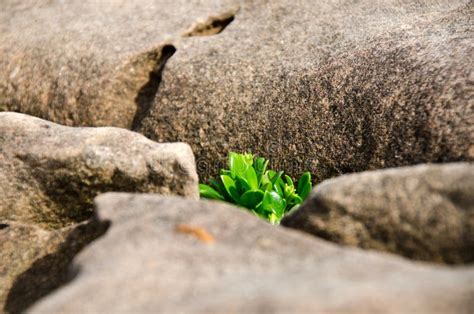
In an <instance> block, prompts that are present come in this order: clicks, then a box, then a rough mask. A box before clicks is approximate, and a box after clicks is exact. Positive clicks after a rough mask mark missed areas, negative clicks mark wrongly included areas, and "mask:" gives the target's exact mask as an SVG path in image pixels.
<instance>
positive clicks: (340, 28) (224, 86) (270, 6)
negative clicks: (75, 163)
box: [0, 0, 474, 181]
mask: <svg viewBox="0 0 474 314" xmlns="http://www.w3.org/2000/svg"><path fill="white" fill-rule="evenodd" d="M239 7H240V10H238V9H237V8H239ZM473 7H474V5H473V4H472V1H469V0H415V1H407V0H403V1H401V0H386V1H381V0H379V1H373V0H362V1H344V0H336V1H334V0H322V1H318V4H317V5H315V3H314V1H313V0H301V1H297V3H295V1H292V0H274V1H256V0H249V1H238V0H225V1H187V0H179V1H173V2H172V3H167V5H166V6H163V5H162V4H161V3H155V2H154V1H151V0H139V1H134V2H133V3H131V2H129V1H124V0H121V1H114V3H113V4H111V3H108V2H107V3H102V4H100V3H97V1H94V0H87V1H80V2H77V1H61V2H57V1H48V0H41V1H33V0H29V1H21V3H20V2H18V1H12V0H10V1H7V2H6V3H5V4H4V5H3V6H2V12H0V55H2V58H1V60H0V77H1V78H2V79H1V80H0V110H10V111H20V112H24V113H28V114H32V115H36V116H39V117H42V118H46V119H48V120H52V121H55V122H59V123H62V124H67V125H83V126H84V125H88V126H91V125H95V126H97V125H100V126H104V125H107V126H110V125H112V126H122V127H127V128H130V127H131V128H133V129H134V130H138V131H139V132H141V133H143V134H145V135H146V136H147V137H150V138H151V139H155V140H158V141H160V142H162V141H167V142H168V141H172V142H174V141H180V142H181V141H183V142H187V143H190V144H191V146H192V149H193V151H194V152H195V154H196V156H197V160H198V172H199V173H200V175H202V177H203V178H206V177H208V176H209V175H215V174H216V173H217V172H218V169H219V166H220V165H219V164H218V163H219V162H220V163H223V162H224V160H225V156H226V154H227V152H228V151H229V150H238V151H247V150H250V151H252V152H254V153H257V154H261V155H263V156H266V157H268V158H270V159H271V160H272V164H273V166H274V167H275V168H282V169H284V170H286V171H287V172H289V173H290V174H293V175H294V176H298V175H300V173H301V172H303V171H306V170H310V171H311V172H312V173H314V174H315V175H316V180H317V181H321V180H323V179H326V178H330V177H333V176H336V175H339V174H342V173H348V172H357V171H364V170H367V169H378V168H384V167H394V166H401V165H410V164H417V163H423V162H447V161H461V160H474V146H473V144H472V143H473V142H474V138H473V134H474V131H473V128H472V121H473V119H474V110H473V104H472V99H473V97H474V94H473V92H472V91H473V88H472V64H474V59H473V56H474V53H473V50H474V49H473V45H472V36H471V33H472V23H471V20H470V18H471V16H472V15H473ZM31 20H34V21H35V23H30V21H31ZM231 22H232V23H231ZM219 32H220V34H218V33H219ZM214 34H218V35H216V36H205V35H214ZM166 63H167V65H166V69H165V64H166ZM157 93H158V94H157ZM156 94H157V95H156ZM155 95H156V98H155ZM466 139H468V140H466Z"/></svg>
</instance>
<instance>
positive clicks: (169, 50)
mask: <svg viewBox="0 0 474 314" xmlns="http://www.w3.org/2000/svg"><path fill="white" fill-rule="evenodd" d="M175 52H176V48H175V47H174V46H173V45H165V46H163V48H162V50H161V55H160V58H159V60H158V61H157V63H156V66H155V68H154V69H153V71H151V72H150V73H149V79H148V82H147V83H146V84H145V85H143V86H142V87H141V88H140V90H139V91H138V93H137V96H136V97H135V103H136V105H137V111H136V113H135V116H134V117H133V121H132V130H137V129H138V128H139V127H140V124H141V122H142V120H143V118H145V117H146V115H147V114H148V112H149V111H150V109H151V107H152V105H153V101H154V99H155V96H156V94H157V93H158V88H159V87H160V84H161V77H162V74H163V70H164V68H165V66H166V63H167V62H168V60H169V59H170V58H171V57H172V56H173V55H174V53H175Z"/></svg>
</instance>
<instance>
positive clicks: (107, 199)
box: [29, 193, 474, 313]
mask: <svg viewBox="0 0 474 314" xmlns="http://www.w3.org/2000/svg"><path fill="white" fill-rule="evenodd" d="M96 207H97V209H98V217H99V219H100V220H101V221H109V222H110V223H111V225H110V228H109V229H108V231H107V233H106V234H105V235H104V236H103V237H101V238H99V239H98V240H96V241H95V242H93V243H92V244H91V245H89V246H88V247H87V248H86V249H84V250H83V251H82V252H81V253H80V254H79V255H78V256H77V257H76V258H75V260H74V263H73V265H74V267H73V270H74V269H76V270H77V271H75V273H77V276H76V277H75V278H74V279H73V280H72V281H71V282H69V283H68V284H67V285H66V286H63V287H62V288H60V289H58V290H57V291H55V292H54V293H52V294H51V295H49V296H47V297H45V298H44V299H42V300H40V301H39V302H38V303H37V304H36V305H34V306H33V307H32V308H30V309H29V312H30V313H58V312H61V313H72V312H78V311H80V312H170V313H171V312H172V313H175V312H179V313H187V312H192V313H209V312H222V310H223V309H225V311H230V312H235V313H247V312H249V313H255V312H259V313H260V312H265V313H268V312H272V313H273V312H275V313H280V312H281V313H288V312H354V313H359V312H384V313H408V312H420V313H431V312H433V311H436V312H450V313H468V312H469V311H470V310H472V297H473V295H474V285H473V284H472V283H473V282H474V269H473V268H472V267H469V268H467V267H464V268H457V269H451V268H447V267H439V266H433V265H428V264H421V263H415V262H411V261H408V260H405V259H402V258H399V257H397V256H393V255H386V254H382V253H374V252H365V251H361V250H359V249H352V248H340V247H337V246H335V245H333V244H331V243H329V242H325V241H323V240H319V239H317V238H312V237H309V236H307V235H304V234H302V233H299V232H297V231H293V230H290V229H284V228H279V227H276V226H272V225H270V224H267V223H265V222H264V221H261V220H259V219H257V218H256V217H254V216H253V215H251V214H250V213H248V212H247V211H244V210H241V209H238V208H235V207H232V206H230V205H226V204H224V203H218V202H210V201H203V202H199V201H193V200H185V199H180V198H171V197H159V196H153V195H133V194H118V193H107V194H104V195H101V196H99V197H97V198H96Z"/></svg>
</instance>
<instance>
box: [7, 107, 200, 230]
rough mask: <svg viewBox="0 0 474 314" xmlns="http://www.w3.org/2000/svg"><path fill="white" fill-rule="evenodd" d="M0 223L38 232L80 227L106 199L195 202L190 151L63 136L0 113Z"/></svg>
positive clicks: (92, 134) (70, 133) (98, 134)
mask: <svg viewBox="0 0 474 314" xmlns="http://www.w3.org/2000/svg"><path fill="white" fill-rule="evenodd" d="M0 147H1V151H0V187H1V189H2V197H1V198H0V221H3V220H13V221H19V222H24V223H32V224H36V225H40V226H43V227H45V228H59V227H64V226H66V225H69V224H71V223H75V222H79V221H83V220H85V219H87V218H89V217H90V215H91V213H92V201H93V198H94V197H95V196H96V195H97V194H99V193H103V192H107V191H130V192H151V193H160V194H165V195H182V196H187V197H191V198H198V187H197V183H198V177H197V174H196V170H195V164H194V157H193V153H192V151H191V149H190V148H189V146H188V145H186V144H184V143H173V144H159V143H155V142H152V141H150V140H148V139H146V138H145V137H143V136H142V135H140V134H136V133H134V132H130V131H127V130H123V129H117V128H70V127H64V126H60V125H57V124H54V123H51V122H47V121H44V120H41V119H37V118H33V117H29V116H26V115H23V114H17V113H0Z"/></svg>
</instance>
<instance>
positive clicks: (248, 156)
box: [241, 153, 253, 167]
mask: <svg viewBox="0 0 474 314" xmlns="http://www.w3.org/2000/svg"><path fill="white" fill-rule="evenodd" d="M241 156H242V161H243V162H244V163H245V164H246V165H247V166H248V167H252V165H253V155H252V154H250V153H245V154H243V155H241Z"/></svg>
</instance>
